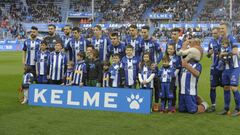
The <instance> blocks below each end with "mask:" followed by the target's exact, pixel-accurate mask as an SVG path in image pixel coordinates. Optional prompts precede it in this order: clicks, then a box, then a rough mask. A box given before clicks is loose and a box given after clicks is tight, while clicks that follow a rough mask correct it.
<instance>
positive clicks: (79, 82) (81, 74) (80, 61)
mask: <svg viewBox="0 0 240 135" xmlns="http://www.w3.org/2000/svg"><path fill="white" fill-rule="evenodd" d="M84 58H85V54H84V53H83V52H80V53H78V54H77V63H76V65H75V69H74V74H73V80H72V85H76V86H84V85H86V79H87V65H86V63H85V61H84Z"/></svg>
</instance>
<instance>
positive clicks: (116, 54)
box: [112, 53, 120, 58]
mask: <svg viewBox="0 0 240 135" xmlns="http://www.w3.org/2000/svg"><path fill="white" fill-rule="evenodd" d="M112 57H118V58H120V54H119V53H115V54H113V55H112Z"/></svg>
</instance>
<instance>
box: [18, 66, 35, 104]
mask: <svg viewBox="0 0 240 135" xmlns="http://www.w3.org/2000/svg"><path fill="white" fill-rule="evenodd" d="M24 70H25V72H24V75H23V81H22V89H23V94H24V99H23V101H22V103H21V104H26V103H27V101H28V89H29V85H30V84H32V83H33V81H34V76H33V73H32V68H31V67H30V66H25V68H24Z"/></svg>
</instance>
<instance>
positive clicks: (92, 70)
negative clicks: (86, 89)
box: [87, 49, 102, 87]
mask: <svg viewBox="0 0 240 135" xmlns="http://www.w3.org/2000/svg"><path fill="white" fill-rule="evenodd" d="M98 56H99V52H98V50H96V49H93V50H92V51H91V52H90V57H89V59H90V60H89V61H88V63H87V73H88V86H93V87H100V86H101V80H102V63H101V61H100V60H99V58H98Z"/></svg>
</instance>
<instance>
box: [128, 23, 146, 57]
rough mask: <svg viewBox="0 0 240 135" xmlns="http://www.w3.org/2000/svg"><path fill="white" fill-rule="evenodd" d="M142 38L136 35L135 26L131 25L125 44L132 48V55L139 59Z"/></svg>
mask: <svg viewBox="0 0 240 135" xmlns="http://www.w3.org/2000/svg"><path fill="white" fill-rule="evenodd" d="M141 41H142V38H141V36H140V35H138V29H137V26H136V25H134V24H132V25H130V27H129V36H127V37H126V41H125V44H126V45H132V46H133V49H134V50H133V55H134V56H136V57H138V58H140V55H141Z"/></svg>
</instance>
